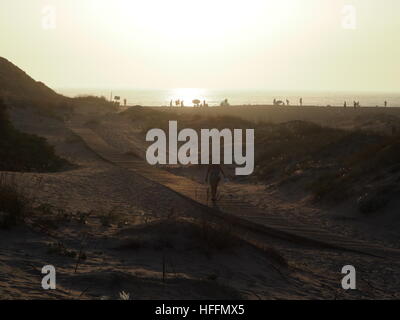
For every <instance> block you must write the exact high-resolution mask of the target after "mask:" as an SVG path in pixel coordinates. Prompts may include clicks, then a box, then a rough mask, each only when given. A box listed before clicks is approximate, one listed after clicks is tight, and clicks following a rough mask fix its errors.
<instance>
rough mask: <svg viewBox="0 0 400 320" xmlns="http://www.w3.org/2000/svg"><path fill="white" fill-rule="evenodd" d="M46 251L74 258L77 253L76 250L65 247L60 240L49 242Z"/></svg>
mask: <svg viewBox="0 0 400 320" xmlns="http://www.w3.org/2000/svg"><path fill="white" fill-rule="evenodd" d="M47 253H48V254H56V255H59V256H64V257H69V258H75V257H76V255H77V252H76V251H75V250H70V249H67V248H66V247H65V245H64V244H63V243H62V242H60V241H58V242H51V243H49V244H48V247H47Z"/></svg>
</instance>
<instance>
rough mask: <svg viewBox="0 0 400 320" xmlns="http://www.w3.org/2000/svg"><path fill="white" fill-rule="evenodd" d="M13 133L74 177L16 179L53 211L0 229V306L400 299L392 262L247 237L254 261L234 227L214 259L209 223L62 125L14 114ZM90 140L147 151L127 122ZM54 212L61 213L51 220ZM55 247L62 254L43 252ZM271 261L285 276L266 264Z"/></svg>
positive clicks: (278, 200)
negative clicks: (349, 286)
mask: <svg viewBox="0 0 400 320" xmlns="http://www.w3.org/2000/svg"><path fill="white" fill-rule="evenodd" d="M79 120H80V121H85V120H87V119H79ZM13 122H14V123H15V124H16V126H17V127H18V128H20V129H22V130H24V131H27V132H30V133H36V134H39V135H41V136H43V137H46V138H47V139H48V140H49V142H50V143H51V144H53V145H54V146H55V147H56V151H57V153H58V154H59V155H60V156H63V157H65V158H67V159H69V160H71V161H73V162H74V163H75V164H76V165H77V167H76V168H73V169H71V170H68V171H64V172H59V173H51V174H49V173H44V174H17V175H18V177H19V179H20V181H22V183H23V184H24V185H25V186H27V189H29V190H30V192H31V193H33V194H34V197H35V201H36V204H37V205H39V204H42V205H43V204H45V205H47V206H48V205H51V206H53V207H54V209H53V210H52V211H51V212H49V213H48V214H47V215H44V216H43V219H42V220H43V221H41V222H40V223H38V222H36V223H33V222H32V223H27V225H24V226H20V227H18V228H15V229H12V230H0V243H2V246H1V248H0V257H1V259H0V261H1V262H0V298H2V299H118V298H119V293H120V292H121V291H125V292H127V293H129V294H130V298H131V299H162V298H171V299H210V298H211V299H214V298H215V299H227V298H244V299H368V298H375V299H393V298H399V290H398V289H399V288H400V276H399V274H400V273H399V270H400V265H399V262H398V261H397V262H393V261H385V260H383V259H377V258H373V257H369V256H364V255H359V254H355V253H349V252H341V251H337V250H328V249H321V248H315V247H309V246H304V245H300V244H294V243H292V242H286V241H284V240H279V239H276V238H273V237H267V236H265V235H264V236H261V235H255V236H257V237H259V241H260V243H263V244H264V245H265V247H266V249H264V250H262V249H260V248H259V247H254V246H253V245H251V244H249V243H246V242H244V241H242V240H240V239H238V238H236V236H235V234H240V233H244V232H250V231H249V230H240V228H237V229H235V230H234V232H233V233H232V231H229V232H228V231H226V230H224V229H217V234H223V235H224V237H225V238H224V241H223V243H224V244H227V245H225V246H222V248H221V247H218V248H215V247H214V245H213V244H211V245H210V244H208V243H207V241H206V238H204V236H202V234H204V232H205V231H204V230H206V231H207V232H208V233H210V234H211V235H213V234H214V233H213V229H212V228H211V229H210V227H209V226H208V223H211V224H212V223H213V221H212V220H211V218H210V217H208V216H206V215H205V213H204V212H202V210H201V209H199V208H198V207H195V206H193V204H192V203H191V202H189V201H187V200H185V199H184V198H182V197H180V196H179V195H177V194H175V193H174V192H171V191H170V190H169V189H167V188H165V187H163V186H160V185H158V184H155V183H153V182H151V181H149V180H146V179H144V178H142V177H141V176H139V175H136V174H134V173H132V172H128V171H126V170H124V169H122V168H118V167H116V166H114V165H112V164H110V163H107V162H105V161H103V160H101V159H100V158H99V157H98V156H97V155H96V154H94V153H93V152H92V151H90V150H89V149H88V148H87V147H86V146H85V145H84V144H83V143H82V141H80V139H78V138H77V137H75V136H74V135H73V134H72V133H71V132H70V131H69V129H68V128H67V127H66V126H65V125H64V124H63V123H61V122H59V121H56V120H50V119H47V118H42V117H39V116H37V115H35V114H34V113H32V112H30V111H29V110H14V111H13ZM96 132H97V133H98V134H99V135H100V136H101V137H103V139H104V140H105V141H106V142H108V143H109V144H110V145H112V146H113V147H115V148H118V149H119V150H121V151H122V152H128V151H135V152H137V153H141V152H143V150H144V149H145V145H144V144H143V142H142V141H143V140H141V136H140V133H139V132H138V130H137V129H135V128H132V125H130V124H129V123H128V122H126V121H124V119H120V120H119V121H118V122H115V120H114V118H112V117H110V121H109V122H107V121H104V122H102V125H101V126H100V127H99V128H98V129H97V130H96ZM178 169H179V168H178ZM181 171H182V170H181ZM180 174H187V172H186V171H184V172H181V173H180ZM196 174H198V173H196ZM189 175H194V174H193V173H189ZM193 178H194V179H195V178H196V177H195V176H194V177H193ZM224 188H225V190H224V192H231V193H234V194H235V196H245V197H248V195H249V194H252V195H253V196H254V197H253V198H252V199H251V200H254V201H257V199H258V200H260V199H262V201H259V203H258V204H257V205H259V206H260V207H262V206H263V205H264V206H265V205H268V206H269V207H268V208H269V209H270V210H271V211H272V212H274V213H276V214H282V215H291V217H292V216H293V218H296V219H300V218H304V216H306V219H307V221H313V220H315V219H316V217H318V216H319V215H320V211H318V210H321V209H320V208H317V209H314V208H307V207H305V206H304V205H302V204H301V200H296V201H292V202H288V201H287V200H288V199H285V198H282V197H280V196H279V195H277V194H276V193H274V192H270V191H267V192H265V186H256V185H248V186H245V187H243V185H237V184H235V183H231V184H227V185H226V186H224ZM235 188H236V190H235ZM243 190H245V191H243ZM33 191H34V192H33ZM243 192H244V193H243ZM246 192H247V195H246V194H245V193H246ZM59 208H60V209H63V210H64V211H65V212H62V213H59V212H58V211H57V209H59ZM113 210H114V211H113ZM314 210H315V211H314ZM89 212H91V213H90V215H88V216H87V217H86V214H85V213H89ZM107 217H108V219H107ZM110 217H112V218H113V219H111V218H110ZM49 221H50V222H49ZM49 225H50V226H51V227H49ZM205 228H206V229H205ZM225 232H226V233H225ZM232 238H233V239H234V240H232ZM382 241H383V240H382ZM59 243H60V244H62V245H58V244H59ZM213 243H214V242H213ZM54 247H56V248H60V247H62V248H64V249H65V250H64V249H58V250H51V248H54ZM271 250H273V252H277V253H278V254H279V256H281V257H282V258H283V259H284V260H286V261H287V263H288V265H287V266H286V265H284V264H282V262H281V261H280V260H279V259H276V258H274V257H273V256H271V255H270V254H268V253H269V252H271ZM70 251H74V252H76V253H77V254H79V252H80V251H83V252H84V253H85V256H86V257H85V259H81V260H79V259H78V258H77V257H76V256H75V257H69V256H68V252H70ZM45 264H53V265H54V266H55V267H56V270H57V279H58V280H57V290H54V291H44V290H43V289H42V288H41V284H40V283H41V274H40V270H41V268H42V267H43V266H44V265H45ZM345 264H353V265H355V266H356V268H357V270H359V276H358V290H354V291H344V290H343V289H341V286H340V281H341V278H342V276H343V275H342V274H341V273H340V271H341V268H342V267H343V265H345ZM163 270H164V272H163Z"/></svg>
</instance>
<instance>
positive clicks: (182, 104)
mask: <svg viewBox="0 0 400 320" xmlns="http://www.w3.org/2000/svg"><path fill="white" fill-rule="evenodd" d="M184 106H185V103H184V102H183V100H182V101H181V107H182V108H183V107H184Z"/></svg>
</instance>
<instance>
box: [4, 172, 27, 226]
mask: <svg viewBox="0 0 400 320" xmlns="http://www.w3.org/2000/svg"><path fill="white" fill-rule="evenodd" d="M30 212H31V201H30V200H29V198H28V197H27V196H26V195H25V194H24V192H23V190H22V188H20V186H19V185H18V183H17V182H16V180H15V178H13V177H11V176H9V175H6V174H5V173H2V174H0V228H2V229H9V228H11V227H14V226H17V225H19V224H21V223H23V222H24V219H25V217H26V216H27V215H28V214H29V213H30Z"/></svg>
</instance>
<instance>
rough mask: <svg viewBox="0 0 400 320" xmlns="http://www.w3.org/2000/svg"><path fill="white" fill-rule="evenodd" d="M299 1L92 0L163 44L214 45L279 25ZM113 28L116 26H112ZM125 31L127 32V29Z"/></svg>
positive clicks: (94, 5) (101, 9)
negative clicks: (239, 35) (258, 29)
mask: <svg viewBox="0 0 400 320" xmlns="http://www.w3.org/2000/svg"><path fill="white" fill-rule="evenodd" d="M296 2H298V0H280V1H275V0H274V1H272V0H247V1H244V0H202V1H197V0H196V1H195V0H146V1H143V0H114V1H104V0H100V1H99V0H92V4H91V6H92V9H95V10H96V11H97V12H98V13H101V15H103V17H106V16H107V15H108V16H110V14H112V16H113V17H114V18H115V17H117V19H118V20H120V21H123V22H124V23H122V24H120V25H119V24H117V25H116V26H117V27H121V26H123V27H124V28H128V29H129V28H132V27H134V28H138V29H141V30H142V31H143V34H144V35H151V36H157V37H159V39H160V40H161V41H176V42H179V43H182V42H183V43H190V42H193V41H204V42H206V43H211V42H212V41H215V40H217V41H218V40H219V39H223V38H224V39H226V38H227V37H231V38H235V37H237V35H238V33H244V32H247V31H249V30H251V29H254V28H257V24H260V28H266V27H267V28H274V27H277V26H279V24H280V23H281V22H282V18H284V17H288V16H290V15H291V14H292V13H293V12H294V10H293V8H292V7H293V5H294V4H295V3H296ZM109 27H111V28H113V27H115V26H112V25H111V26H109ZM124 32H126V30H124Z"/></svg>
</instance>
